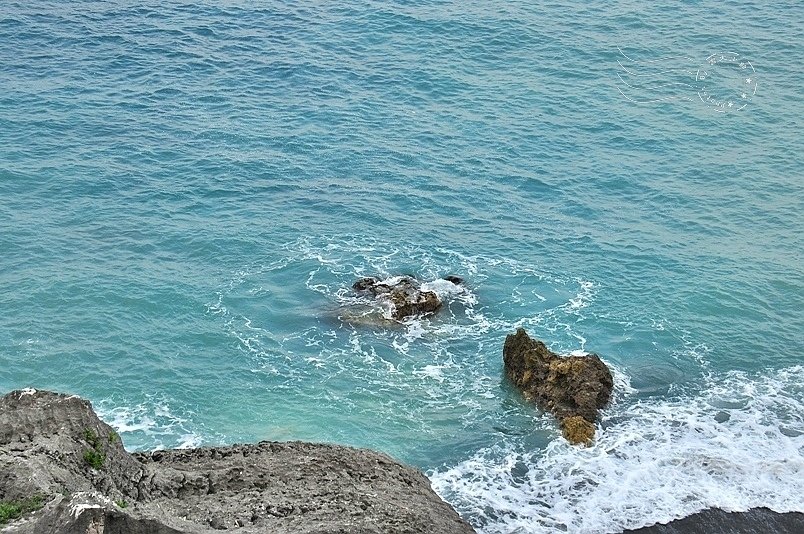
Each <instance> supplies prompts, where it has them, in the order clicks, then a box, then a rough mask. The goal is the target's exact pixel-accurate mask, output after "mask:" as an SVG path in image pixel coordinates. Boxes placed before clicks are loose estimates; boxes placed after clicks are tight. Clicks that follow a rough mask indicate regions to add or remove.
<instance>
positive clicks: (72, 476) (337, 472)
mask: <svg viewBox="0 0 804 534" xmlns="http://www.w3.org/2000/svg"><path fill="white" fill-rule="evenodd" d="M33 496H36V497H37V501H38V502H41V505H42V508H41V509H40V510H38V511H33V512H28V513H26V514H25V515H23V517H21V518H20V519H16V520H13V521H12V522H11V523H9V524H7V525H4V526H3V532H4V533H5V532H9V533H12V532H13V533H25V534H28V533H31V534H33V533H40V532H50V533H54V534H61V533H64V534H67V533H70V534H73V533H81V534H84V533H93V534H94V533H97V534H101V533H106V534H123V533H126V534H189V533H193V534H195V533H211V532H217V531H218V530H223V529H226V530H228V531H230V532H235V533H239V534H256V533H268V532H270V533H276V534H284V533H292V532H299V533H313V532H316V533H318V532H333V533H334V532H350V533H351V532H355V533H366V534H367V533H377V534H379V533H401V532H405V533H431V532H432V533H444V534H447V533H453V532H454V533H471V532H474V530H473V529H472V527H471V526H469V524H467V523H466V522H465V521H463V520H462V519H461V518H460V517H459V516H458V515H457V514H456V513H455V511H454V510H452V508H450V507H449V505H447V504H446V503H445V502H443V501H442V500H441V499H440V498H439V497H438V496H437V495H436V494H435V493H434V492H433V491H432V489H431V488H430V483H429V481H428V480H427V478H426V477H425V476H424V475H423V474H422V473H420V472H419V471H417V470H415V469H412V468H409V467H406V466H404V465H401V464H399V463H398V462H396V461H394V460H392V459H391V458H390V457H388V456H386V455H384V454H381V453H377V452H373V451H369V450H364V449H353V448H349V447H341V446H337V445H324V444H311V443H302V442H289V443H275V442H260V443H257V444H253V445H234V446H230V447H215V448H201V449H188V450H172V451H156V452H152V453H138V454H129V453H128V452H126V451H125V449H124V448H123V446H122V443H121V441H120V438H119V437H118V436H117V434H116V433H115V432H114V430H113V429H112V428H111V427H109V426H108V425H107V424H105V423H103V422H102V421H100V420H99V419H98V417H97V416H96V415H95V413H94V412H93V411H92V407H91V406H90V404H89V402H87V401H85V400H82V399H79V398H78V397H75V396H67V395H61V394H57V393H51V392H47V391H33V390H21V391H13V392H11V393H9V394H8V395H5V396H3V397H0V501H2V502H12V501H21V500H24V499H30V498H31V497H33Z"/></svg>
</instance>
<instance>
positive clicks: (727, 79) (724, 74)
mask: <svg viewBox="0 0 804 534" xmlns="http://www.w3.org/2000/svg"><path fill="white" fill-rule="evenodd" d="M695 81H696V82H697V87H698V98H700V99H701V102H703V103H704V104H707V105H708V106H711V107H712V109H714V110H715V111H718V112H720V113H725V112H728V111H735V110H740V109H743V108H744V107H745V106H747V105H748V103H749V102H750V101H751V98H753V96H754V95H755V94H756V92H757V76H756V71H755V70H754V66H753V65H752V64H751V62H750V61H748V60H747V59H744V58H742V57H740V55H739V54H735V53H733V52H723V53H719V54H712V55H711V56H709V57H708V58H706V62H705V63H703V64H702V65H701V66H700V67H699V68H698V72H697V74H696V75H695Z"/></svg>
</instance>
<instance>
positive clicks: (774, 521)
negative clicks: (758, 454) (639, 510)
mask: <svg viewBox="0 0 804 534" xmlns="http://www.w3.org/2000/svg"><path fill="white" fill-rule="evenodd" d="M758 532H762V533H771V532H772V533H773V534H801V533H802V532H804V514H802V513H801V512H787V513H778V512H774V511H772V510H769V509H768V508H752V509H751V510H748V511H747V512H725V511H723V510H720V509H718V508H709V509H707V510H703V511H701V512H698V513H696V514H692V515H690V516H687V517H684V518H681V519H676V520H673V521H670V522H669V523H665V524H657V525H652V526H649V527H642V528H638V529H634V530H626V531H624V533H627V534H755V533H758Z"/></svg>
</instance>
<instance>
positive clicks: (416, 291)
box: [352, 275, 463, 321]
mask: <svg viewBox="0 0 804 534" xmlns="http://www.w3.org/2000/svg"><path fill="white" fill-rule="evenodd" d="M444 280H447V281H449V282H451V283H453V284H455V285H458V284H462V283H463V279H462V278H460V277H458V276H452V275H450V276H447V277H445V278H444ZM352 289H354V290H355V291H357V292H359V293H365V294H368V295H371V296H373V297H374V298H375V299H377V300H378V301H379V302H380V303H384V304H388V305H389V306H390V308H391V317H392V318H393V319H395V320H397V321H399V320H402V319H404V318H406V317H412V316H415V315H425V314H428V313H435V312H436V311H438V309H439V308H440V307H441V305H442V302H441V299H440V298H439V297H438V294H437V293H436V292H435V291H428V290H424V289H422V287H421V284H420V283H419V281H418V280H416V279H415V278H413V277H412V276H398V277H393V278H389V279H387V280H380V279H378V278H374V277H366V278H360V279H359V280H357V281H356V282H355V283H354V284H352Z"/></svg>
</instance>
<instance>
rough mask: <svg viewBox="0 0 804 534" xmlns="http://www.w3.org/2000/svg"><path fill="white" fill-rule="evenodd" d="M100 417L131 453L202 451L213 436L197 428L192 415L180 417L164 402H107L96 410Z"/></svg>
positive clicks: (99, 405) (160, 399)
mask: <svg viewBox="0 0 804 534" xmlns="http://www.w3.org/2000/svg"><path fill="white" fill-rule="evenodd" d="M96 410H97V412H98V416H99V417H100V418H101V419H103V420H104V421H105V422H106V423H107V424H109V425H110V426H111V427H112V428H114V429H115V430H116V431H117V433H118V434H120V435H121V437H122V438H123V443H124V444H125V445H126V448H127V449H133V450H156V449H164V448H178V449H186V448H192V447H198V446H200V445H201V444H202V443H204V441H212V440H211V439H210V438H213V436H210V435H207V436H206V439H204V437H205V436H204V433H203V432H202V431H201V429H200V428H198V427H197V425H195V424H193V422H192V421H191V420H190V418H189V417H188V415H191V414H183V415H178V414H177V413H176V412H177V411H178V410H176V409H174V408H171V406H170V405H169V403H168V402H167V401H166V400H165V399H162V398H158V397H155V396H150V397H149V398H148V400H146V401H145V402H141V403H138V404H134V405H128V406H126V405H119V404H116V403H115V402H113V401H111V400H103V401H101V402H99V403H98V406H97V408H96Z"/></svg>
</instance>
